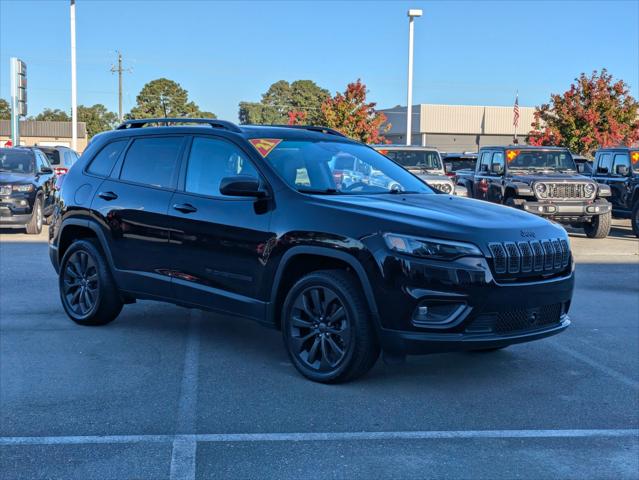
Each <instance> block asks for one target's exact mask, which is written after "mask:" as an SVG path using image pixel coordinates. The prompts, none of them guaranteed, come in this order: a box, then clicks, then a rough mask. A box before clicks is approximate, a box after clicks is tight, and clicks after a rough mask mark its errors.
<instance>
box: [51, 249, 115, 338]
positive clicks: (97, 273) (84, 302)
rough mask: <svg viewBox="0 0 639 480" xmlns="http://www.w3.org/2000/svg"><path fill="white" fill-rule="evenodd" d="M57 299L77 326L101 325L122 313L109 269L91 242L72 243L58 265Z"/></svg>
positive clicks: (100, 253)
mask: <svg viewBox="0 0 639 480" xmlns="http://www.w3.org/2000/svg"><path fill="white" fill-rule="evenodd" d="M59 288H60V300H61V301H62V306H63V307H64V310H65V311H66V313H67V315H68V316H69V317H70V318H71V320H73V321H74V322H76V323H79V324H80V325H104V324H106V323H109V322H111V321H113V320H114V319H115V318H116V317H117V316H118V314H119V313H120V311H121V310H122V299H121V298H120V295H119V293H118V290H117V287H116V285H115V282H114V281H113V278H112V277H111V271H110V270H109V266H108V265H107V262H106V261H105V259H104V256H103V255H102V252H100V250H99V249H98V247H97V246H96V244H95V243H94V242H93V241H91V240H78V241H75V242H74V243H73V244H72V245H71V246H70V247H69V249H68V250H67V251H66V252H65V254H64V257H62V262H61V263H60V275H59Z"/></svg>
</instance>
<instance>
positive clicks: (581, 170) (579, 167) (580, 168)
mask: <svg viewBox="0 0 639 480" xmlns="http://www.w3.org/2000/svg"><path fill="white" fill-rule="evenodd" d="M585 171H586V166H585V164H583V163H578V164H577V172H579V173H584V172H585Z"/></svg>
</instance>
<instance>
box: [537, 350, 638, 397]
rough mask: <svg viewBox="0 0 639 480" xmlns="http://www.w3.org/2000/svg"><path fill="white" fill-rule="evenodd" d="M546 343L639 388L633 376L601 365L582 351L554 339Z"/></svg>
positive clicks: (630, 385)
mask: <svg viewBox="0 0 639 480" xmlns="http://www.w3.org/2000/svg"><path fill="white" fill-rule="evenodd" d="M548 344H549V345H551V346H552V347H554V348H556V349H557V350H559V351H560V352H563V353H565V354H567V355H570V356H571V357H573V358H574V359H576V360H579V361H581V362H583V363H585V364H587V365H590V366H591V367H592V368H594V369H596V370H599V371H600V372H603V373H605V374H606V375H608V376H610V377H612V378H614V379H615V380H618V381H620V382H621V383H624V384H626V385H627V386H629V387H631V388H634V389H635V390H639V381H637V380H635V379H634V378H630V377H628V376H627V375H624V374H623V373H621V372H618V371H617V370H615V369H613V368H610V367H606V366H605V365H602V364H601V363H599V362H596V361H594V360H593V359H592V358H590V357H588V356H587V355H584V354H583V353H579V352H577V351H576V350H573V349H572V348H570V347H567V346H565V345H563V344H561V343H559V341H558V340H554V339H553V340H549V341H548Z"/></svg>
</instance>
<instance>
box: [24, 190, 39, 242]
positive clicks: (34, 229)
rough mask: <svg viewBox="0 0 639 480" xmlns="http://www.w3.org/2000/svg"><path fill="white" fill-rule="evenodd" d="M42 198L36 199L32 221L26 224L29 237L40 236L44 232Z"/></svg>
mask: <svg viewBox="0 0 639 480" xmlns="http://www.w3.org/2000/svg"><path fill="white" fill-rule="evenodd" d="M42 220H43V216H42V197H36V199H35V202H34V203H33V211H32V212H31V219H30V220H29V223H27V224H26V226H25V228H26V230H27V233H28V234H29V235H38V234H40V232H42Z"/></svg>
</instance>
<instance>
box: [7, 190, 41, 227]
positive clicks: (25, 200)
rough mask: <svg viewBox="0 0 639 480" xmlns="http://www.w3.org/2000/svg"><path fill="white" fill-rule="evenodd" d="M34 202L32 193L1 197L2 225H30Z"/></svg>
mask: <svg viewBox="0 0 639 480" xmlns="http://www.w3.org/2000/svg"><path fill="white" fill-rule="evenodd" d="M34 200H35V195H34V194H32V193H25V194H20V193H18V194H13V195H10V196H3V197H0V225H2V226H24V225H26V224H27V223H29V221H30V220H31V211H32V209H33V202H34Z"/></svg>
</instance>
